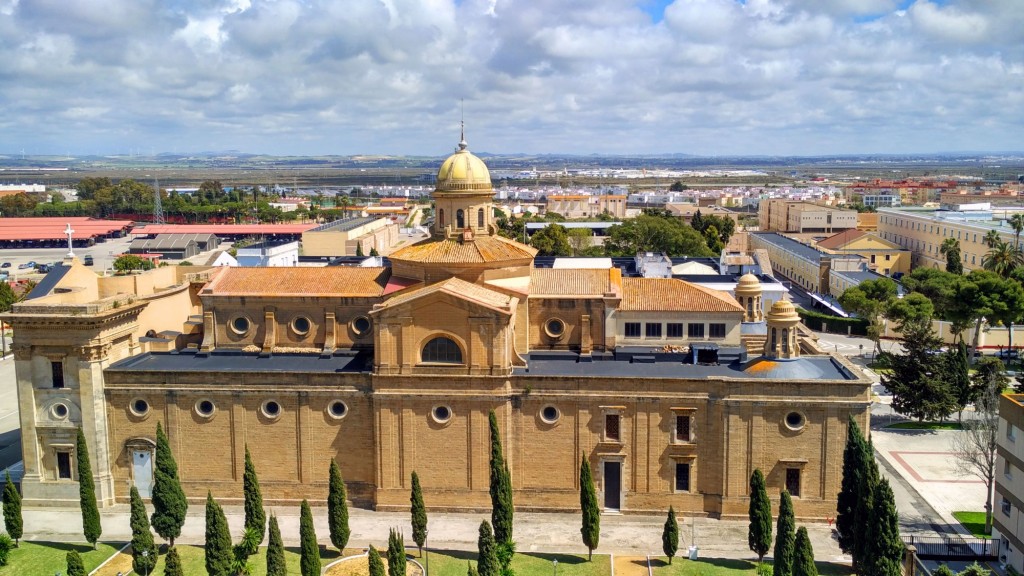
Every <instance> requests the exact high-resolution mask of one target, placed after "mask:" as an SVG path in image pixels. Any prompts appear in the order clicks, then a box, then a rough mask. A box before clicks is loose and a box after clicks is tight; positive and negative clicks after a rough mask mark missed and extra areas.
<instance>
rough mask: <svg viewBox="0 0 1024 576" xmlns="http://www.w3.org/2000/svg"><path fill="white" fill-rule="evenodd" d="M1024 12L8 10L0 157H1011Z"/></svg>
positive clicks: (597, 3) (249, 2)
mask: <svg viewBox="0 0 1024 576" xmlns="http://www.w3.org/2000/svg"><path fill="white" fill-rule="evenodd" d="M1022 1H1024V0H944V1H939V0H745V1H740V0H674V1H672V0H301V1H300V0H273V1H265V0H165V1H158V0H0V154H21V153H22V151H23V150H24V152H25V153H26V154H52V155H65V154H68V155H87V154H88V155H93V154H95V155H113V154H129V153H136V154H143V155H146V154H151V153H153V152H156V153H160V152H169V153H179V154H180V153H198V152H206V151H228V150H237V151H241V152H248V153H259V154H275V155H334V154H337V155H352V154H386V155H427V156H441V155H444V154H446V153H448V152H450V151H451V150H453V149H454V147H455V144H456V143H457V142H458V140H459V127H460V119H461V118H463V117H464V118H465V125H466V139H467V141H468V142H469V145H470V149H471V150H473V151H477V152H489V153H497V154H510V153H528V154H542V153H553V154H669V153H682V154H695V155H704V156H716V155H834V154H904V153H937V152H958V151H1021V150H1024V144H1022V142H1024V136H1022V135H1024V130H1022V128H1024V7H1022Z"/></svg>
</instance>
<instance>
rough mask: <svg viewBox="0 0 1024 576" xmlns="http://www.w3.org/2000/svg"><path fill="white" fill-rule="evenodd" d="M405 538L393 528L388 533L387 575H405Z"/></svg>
mask: <svg viewBox="0 0 1024 576" xmlns="http://www.w3.org/2000/svg"><path fill="white" fill-rule="evenodd" d="M405 566H406V558H405V539H404V538H402V535H401V534H400V533H399V532H398V530H395V529H394V528H392V529H391V531H390V532H389V533H388V576H405Z"/></svg>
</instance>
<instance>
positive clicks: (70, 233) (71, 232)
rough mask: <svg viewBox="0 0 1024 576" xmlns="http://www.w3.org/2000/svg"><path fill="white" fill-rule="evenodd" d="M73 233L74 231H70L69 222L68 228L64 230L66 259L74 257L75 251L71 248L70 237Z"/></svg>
mask: <svg viewBox="0 0 1024 576" xmlns="http://www.w3.org/2000/svg"><path fill="white" fill-rule="evenodd" d="M74 233H75V231H74V230H72V229H71V223H70V222H69V223H68V227H67V228H65V229H64V234H67V237H68V255H67V257H68V258H74V257H75V251H74V249H73V248H72V247H71V235H72V234H74Z"/></svg>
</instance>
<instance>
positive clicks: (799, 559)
mask: <svg viewBox="0 0 1024 576" xmlns="http://www.w3.org/2000/svg"><path fill="white" fill-rule="evenodd" d="M793 576H818V567H817V566H816V565H815V564H814V548H812V547H811V539H810V537H808V536H807V528H804V527H803V526H801V527H800V529H799V530H797V531H796V542H795V543H794V547H793Z"/></svg>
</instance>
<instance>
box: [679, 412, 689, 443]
mask: <svg viewBox="0 0 1024 576" xmlns="http://www.w3.org/2000/svg"><path fill="white" fill-rule="evenodd" d="M689 441H690V417H689V416H686V415H683V414H676V442H689Z"/></svg>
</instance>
